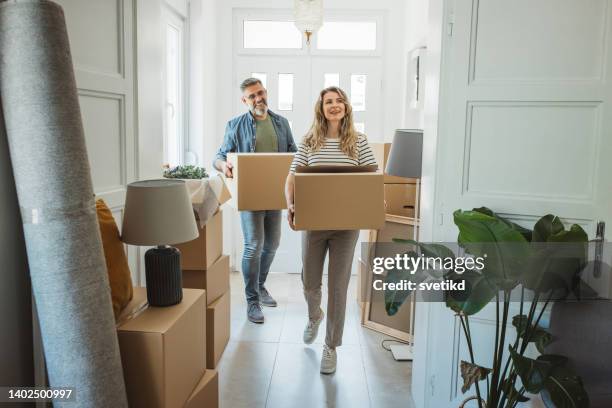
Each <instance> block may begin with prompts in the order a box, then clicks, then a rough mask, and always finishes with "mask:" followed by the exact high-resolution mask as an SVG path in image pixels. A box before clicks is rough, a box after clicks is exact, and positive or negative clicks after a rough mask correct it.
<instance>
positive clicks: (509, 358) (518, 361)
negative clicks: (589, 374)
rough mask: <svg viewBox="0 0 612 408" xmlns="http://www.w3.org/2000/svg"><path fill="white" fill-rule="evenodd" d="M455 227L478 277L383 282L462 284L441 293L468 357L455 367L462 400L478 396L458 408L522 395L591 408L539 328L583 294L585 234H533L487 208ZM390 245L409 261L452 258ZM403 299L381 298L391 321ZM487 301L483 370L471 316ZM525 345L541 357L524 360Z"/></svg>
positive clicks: (441, 274) (395, 276)
mask: <svg viewBox="0 0 612 408" xmlns="http://www.w3.org/2000/svg"><path fill="white" fill-rule="evenodd" d="M454 222H455V224H456V225H457V227H458V229H459V236H458V244H459V248H460V249H461V250H463V251H465V253H466V254H468V256H474V257H483V256H484V257H487V258H486V263H485V266H484V268H483V269H481V270H480V271H475V270H466V271H464V272H462V273H459V272H457V270H456V269H450V270H437V271H433V270H419V271H417V273H416V274H413V273H411V272H410V271H405V270H392V271H389V273H388V274H387V277H386V280H387V281H392V282H394V281H395V282H397V281H400V280H403V279H409V280H413V281H415V280H417V281H423V280H425V279H438V280H441V279H444V280H452V281H465V284H466V287H467V289H466V290H465V291H462V292H460V293H458V292H456V291H446V292H445V293H444V300H445V303H446V306H447V307H448V308H449V309H451V310H452V311H453V312H454V313H455V314H456V315H457V316H458V318H459V320H460V323H461V327H462V330H463V334H464V336H465V339H466V343H467V349H468V352H469V361H462V362H461V367H460V370H461V376H462V378H463V381H464V383H463V387H462V392H463V393H465V392H466V391H467V390H468V389H470V388H472V386H474V389H475V395H474V396H470V397H469V398H467V399H466V400H465V401H464V402H463V403H462V406H463V405H465V403H466V402H468V401H470V400H476V401H477V403H478V406H479V408H510V407H515V406H516V405H517V404H518V403H519V402H524V401H527V400H528V399H529V398H527V397H526V396H525V394H526V393H532V394H538V393H540V394H541V395H542V397H543V399H544V401H545V402H546V401H548V403H549V404H550V402H552V403H553V404H554V405H555V406H556V407H577V408H578V407H588V406H589V399H588V396H587V393H586V391H585V389H584V387H583V385H582V381H581V379H580V377H578V376H577V375H576V373H575V372H573V371H572V369H571V368H570V366H569V365H568V364H567V362H568V360H567V358H566V357H564V356H560V355H550V354H546V353H545V347H546V346H547V345H548V344H549V343H550V342H551V341H553V339H552V337H551V335H550V334H549V333H548V332H547V331H546V330H545V329H544V328H543V327H541V326H540V320H541V318H542V316H543V314H544V313H545V311H546V310H547V308H548V307H549V306H550V305H551V302H552V301H554V300H555V299H560V298H564V297H567V296H573V297H576V298H580V296H581V294H582V292H583V291H585V290H586V289H585V287H584V285H583V284H580V283H579V282H580V280H579V274H580V272H581V270H582V269H583V267H584V266H585V264H586V259H587V251H586V243H587V241H588V238H587V234H586V233H585V231H584V230H583V229H582V228H581V227H580V226H578V225H572V226H571V227H570V228H569V229H565V227H564V225H563V223H562V222H561V220H560V219H559V218H558V217H556V216H554V215H546V216H544V217H542V218H540V219H539V220H538V221H537V223H536V224H535V226H534V228H533V230H529V229H526V228H523V227H521V226H519V225H517V224H515V223H513V222H510V221H509V220H506V219H504V218H503V217H500V216H499V215H497V214H495V213H494V212H493V211H491V210H490V209H488V208H485V207H482V208H476V209H473V210H472V211H461V210H457V211H455V213H454ZM394 241H395V242H398V243H404V244H409V245H410V246H412V248H414V249H413V250H412V251H410V252H407V254H409V256H418V254H417V252H416V251H415V249H418V250H419V251H420V253H421V254H422V255H423V256H429V257H441V258H453V259H455V258H456V257H457V255H456V254H455V253H454V252H453V251H452V250H451V249H450V248H449V247H447V246H445V245H442V244H425V243H418V242H416V241H412V240H401V239H395V240H394ZM559 251H562V254H560V253H559ZM408 295H409V292H408V291H386V292H385V306H386V309H387V313H388V314H389V315H393V314H395V313H396V312H397V310H398V309H399V306H401V304H402V303H403V302H404V300H405V299H406V298H407V297H408ZM512 296H515V299H516V298H518V297H519V296H520V311H519V314H518V315H516V316H513V317H510V316H509V310H510V301H511V298H512ZM528 299H529V300H528ZM491 301H492V302H494V303H495V305H496V306H495V307H496V332H495V333H496V335H495V339H494V353H493V356H492V359H491V361H492V364H491V366H489V367H485V366H484V365H481V364H482V363H481V364H479V363H478V362H476V361H475V358H474V349H473V337H472V332H471V330H470V316H472V315H475V314H477V313H478V312H480V311H481V310H482V309H483V308H484V307H485V306H486V305H487V304H488V303H489V302H491ZM542 302H543V305H541V307H540V304H541V303H542ZM510 322H511V323H512V325H513V326H514V327H515V328H516V336H515V338H514V341H513V342H512V343H510V345H509V348H508V349H506V348H505V344H506V339H507V337H508V333H507V331H506V326H507V324H508V323H510ZM529 344H535V346H536V348H537V350H538V352H539V353H540V355H539V356H537V357H536V358H531V357H528V356H527V355H526V351H527V349H528V346H529ZM505 351H506V353H504V352H505ZM481 380H486V388H484V386H483V387H481V384H479V382H480V381H481Z"/></svg>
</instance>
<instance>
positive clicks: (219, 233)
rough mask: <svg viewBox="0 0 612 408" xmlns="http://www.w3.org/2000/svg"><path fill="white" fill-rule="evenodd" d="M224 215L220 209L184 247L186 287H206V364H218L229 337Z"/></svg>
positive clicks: (213, 366) (183, 266)
mask: <svg viewBox="0 0 612 408" xmlns="http://www.w3.org/2000/svg"><path fill="white" fill-rule="evenodd" d="M222 219H223V216H222V212H221V211H219V212H217V213H216V214H215V215H214V216H213V217H212V218H211V219H210V220H208V222H207V223H206V225H204V226H203V227H201V226H199V225H198V229H199V232H200V235H199V237H198V238H196V239H195V240H193V241H190V242H186V243H183V244H179V245H176V247H177V248H178V249H179V250H180V251H181V266H182V270H183V287H184V288H193V289H204V290H205V291H206V334H207V335H206V368H209V369H213V368H216V367H217V364H218V363H219V360H220V359H221V355H222V354H223V351H224V350H225V347H226V346H227V343H228V341H229V337H230V301H229V300H230V295H229V293H230V284H229V272H230V265H229V257H228V256H227V255H223V221H222Z"/></svg>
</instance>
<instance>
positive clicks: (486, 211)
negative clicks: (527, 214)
mask: <svg viewBox="0 0 612 408" xmlns="http://www.w3.org/2000/svg"><path fill="white" fill-rule="evenodd" d="M472 211H476V212H479V213H482V214H485V215H489V216H491V217H495V218H497V219H499V220H501V221H502V222H504V223H506V224H508V226H510V227H512V228H513V229H515V230H517V231H518V232H519V233H520V234H521V235H522V236H523V238H525V240H527V241H531V236H532V231H531V230H530V229H527V228H525V227H521V226H520V225H518V224H516V223H514V222H512V221H510V220H507V219H505V218H504V217H501V216H500V215H499V214H497V213H495V212H493V211H492V210H491V209H489V208H487V207H479V208H474V209H472Z"/></svg>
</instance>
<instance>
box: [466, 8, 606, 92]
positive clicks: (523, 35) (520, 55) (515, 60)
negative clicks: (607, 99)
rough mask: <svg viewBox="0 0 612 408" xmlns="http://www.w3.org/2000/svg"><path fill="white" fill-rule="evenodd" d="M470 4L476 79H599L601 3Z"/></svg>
mask: <svg viewBox="0 0 612 408" xmlns="http://www.w3.org/2000/svg"><path fill="white" fill-rule="evenodd" d="M475 1H476V4H477V16H476V15H475V16H474V18H473V21H472V24H474V25H475V26H474V27H472V30H473V31H472V35H475V36H476V39H475V49H474V48H473V47H474V44H473V46H472V51H471V53H472V61H474V59H473V58H475V67H473V68H474V72H473V73H472V74H473V78H475V79H476V80H478V79H510V80H544V81H552V80H562V79H571V80H580V79H583V80H592V79H597V78H600V77H601V72H602V68H603V62H602V61H603V55H604V54H603V53H604V35H605V25H606V23H605V21H606V20H605V16H606V7H607V2H606V1H605V0H589V1H588V2H582V1H575V0H539V1H531V0H513V1H507V0H486V1H478V0H475ZM553 11H554V12H553ZM527 44H528V45H529V46H527ZM474 54H475V57H474Z"/></svg>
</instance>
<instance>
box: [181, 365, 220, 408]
mask: <svg viewBox="0 0 612 408" xmlns="http://www.w3.org/2000/svg"><path fill="white" fill-rule="evenodd" d="M218 407H219V375H218V373H217V370H206V372H205V373H204V375H203V376H202V379H201V380H200V382H199V383H198V385H196V387H195V390H193V393H192V394H191V396H190V397H189V400H187V404H185V408H218Z"/></svg>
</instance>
